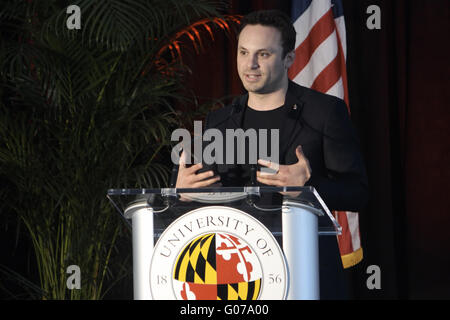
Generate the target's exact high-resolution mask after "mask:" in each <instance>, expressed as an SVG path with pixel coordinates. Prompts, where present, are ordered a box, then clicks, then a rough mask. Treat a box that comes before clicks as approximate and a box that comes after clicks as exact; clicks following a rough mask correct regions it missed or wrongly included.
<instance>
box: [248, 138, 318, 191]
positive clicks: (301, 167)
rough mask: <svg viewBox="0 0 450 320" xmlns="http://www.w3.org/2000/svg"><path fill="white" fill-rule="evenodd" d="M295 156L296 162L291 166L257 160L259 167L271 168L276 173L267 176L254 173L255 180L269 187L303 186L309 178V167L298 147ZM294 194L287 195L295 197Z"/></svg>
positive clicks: (261, 173) (262, 173) (263, 173)
mask: <svg viewBox="0 0 450 320" xmlns="http://www.w3.org/2000/svg"><path fill="white" fill-rule="evenodd" d="M295 154H296V155H297V159H298V161H297V162H296V163H294V164H291V165H280V164H278V163H273V162H270V161H267V160H262V159H259V160H258V163H259V164H260V165H262V166H265V167H268V168H271V169H273V170H275V171H276V173H275V174H269V173H265V172H260V171H258V172H257V173H256V178H257V180H258V181H259V182H261V183H264V184H266V185H269V186H278V187H286V186H289V187H292V186H300V187H302V186H304V185H305V183H306V182H307V181H308V180H309V179H310V178H311V167H310V166H309V161H308V159H307V158H306V157H305V155H304V154H303V151H302V147H301V146H298V147H297V148H296V149H295ZM295 194H296V195H298V194H299V193H298V192H296V193H295ZM295 194H294V193H289V195H292V196H295Z"/></svg>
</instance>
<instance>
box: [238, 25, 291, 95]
mask: <svg viewBox="0 0 450 320" xmlns="http://www.w3.org/2000/svg"><path fill="white" fill-rule="evenodd" d="M291 59H292V55H291V54H288V55H286V57H285V58H283V47H282V45H281V34H280V32H279V31H278V30H277V29H276V28H274V27H268V26H262V25H247V26H245V27H244V29H243V30H242V31H241V33H240V35H239V41H238V52H237V68H238V73H239V77H240V78H241V81H242V84H243V85H244V87H245V89H246V90H247V91H248V92H254V93H259V94H265V93H271V92H274V91H276V90H278V89H280V88H281V86H282V84H283V80H284V78H285V77H287V75H286V72H287V68H289V67H290V65H291V64H292V62H291Z"/></svg>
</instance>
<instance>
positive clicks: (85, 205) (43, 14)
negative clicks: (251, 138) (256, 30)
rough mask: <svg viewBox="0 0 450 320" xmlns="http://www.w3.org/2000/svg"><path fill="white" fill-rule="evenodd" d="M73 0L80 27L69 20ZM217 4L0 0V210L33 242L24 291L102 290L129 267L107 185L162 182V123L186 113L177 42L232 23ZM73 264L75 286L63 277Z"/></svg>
mask: <svg viewBox="0 0 450 320" xmlns="http://www.w3.org/2000/svg"><path fill="white" fill-rule="evenodd" d="M66 2H67V3H66ZM69 2H70V3H69ZM71 4H76V5H78V6H79V7H80V9H81V26H82V27H81V29H80V30H69V29H68V28H67V27H66V19H67V17H68V15H67V14H66V8H67V6H69V5H71ZM223 9H224V7H223V4H221V3H216V2H211V1H207V0H199V1H191V0H151V1H150V0H149V1H144V0H128V1H124V0H108V1H106V0H104V1H97V0H81V1H56V0H52V1H10V3H9V4H7V5H5V6H4V7H3V8H2V9H0V25H1V29H0V30H1V39H0V81H1V91H0V97H1V100H0V180H1V181H2V183H3V185H4V187H3V189H2V190H1V192H0V197H2V199H1V200H2V202H3V203H4V204H5V205H3V206H2V207H0V209H1V210H2V213H3V214H4V215H5V214H14V215H15V216H17V217H18V223H21V224H23V225H25V227H26V230H27V233H28V235H29V238H30V239H31V241H32V243H33V248H34V253H35V259H36V265H37V268H38V275H39V285H28V289H30V288H34V289H33V290H32V291H30V292H31V293H30V297H38V298H42V299H67V298H71V299H99V298H102V297H104V295H105V293H106V292H107V289H106V288H105V285H106V284H114V283H115V281H117V280H118V279H120V278H121V277H123V276H124V275H125V274H126V273H127V272H129V271H128V270H126V268H125V267H124V263H127V262H129V259H128V258H129V256H127V257H123V256H119V255H118V252H119V251H118V248H117V244H118V241H119V240H120V239H123V238H127V236H128V235H129V234H128V230H127V229H125V228H123V226H124V225H123V224H122V223H121V221H120V220H119V219H117V217H116V215H115V214H114V213H113V210H114V208H112V206H111V205H110V204H109V203H108V202H107V199H106V197H105V194H106V190H107V189H108V188H112V187H114V188H127V187H158V186H163V185H165V184H166V181H167V178H168V172H169V168H168V167H169V166H170V164H169V163H167V160H166V159H170V156H168V152H170V132H171V130H172V129H173V128H176V127H179V126H180V125H181V121H182V117H180V115H179V113H178V112H177V110H176V108H174V107H173V106H174V105H176V104H177V103H178V104H179V103H186V102H189V101H190V100H189V99H190V94H189V92H186V90H184V87H183V75H184V73H185V72H186V66H184V65H183V64H182V63H180V62H181V59H180V57H181V54H182V52H183V47H182V46H183V43H188V44H189V43H190V44H193V45H194V48H195V49H196V50H197V49H199V48H201V47H202V44H203V41H206V40H204V39H209V38H210V37H213V28H214V27H219V28H221V29H224V30H228V29H229V27H230V23H234V22H236V21H237V19H236V18H235V17H232V16H222V15H221V14H220V12H221V10H223ZM183 40H184V42H183ZM186 40H187V41H186ZM112 261H113V262H114V263H112ZM72 264H75V265H78V266H79V267H80V269H81V289H80V290H68V289H67V286H66V279H67V276H68V275H67V274H66V269H67V267H68V266H70V265H72ZM113 266H114V268H112V267H113ZM10 275H11V272H10ZM23 282H24V283H25V282H26V283H31V282H29V281H25V280H24V281H23Z"/></svg>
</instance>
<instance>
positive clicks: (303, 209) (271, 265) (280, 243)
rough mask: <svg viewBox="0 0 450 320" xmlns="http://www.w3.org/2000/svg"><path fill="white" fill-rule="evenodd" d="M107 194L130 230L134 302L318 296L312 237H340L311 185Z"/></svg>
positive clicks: (316, 256)
mask: <svg viewBox="0 0 450 320" xmlns="http://www.w3.org/2000/svg"><path fill="white" fill-rule="evenodd" d="M107 197H108V199H109V200H110V201H111V203H112V205H113V206H114V207H115V208H116V209H117V211H118V213H119V214H120V216H121V217H122V218H123V219H124V221H125V223H127V224H129V225H130V226H131V228H132V237H133V239H132V243H133V290H134V299H136V300H147V299H165V300H166V299H197V300H206V299H222V300H235V299H242V300H246V299H263V300H264V299H269V300H277V299H289V300H300V299H301V300H303V299H305V300H315V299H319V297H320V292H319V283H320V279H319V245H318V237H319V236H336V235H338V234H341V227H340V225H339V224H338V222H337V221H336V219H335V218H334V216H333V215H332V213H331V212H330V210H329V209H328V208H327V206H326V205H325V203H324V201H323V200H322V198H321V197H320V195H319V194H318V193H317V191H316V190H315V189H314V188H313V187H269V186H267V187H266V186H264V187H262V186H261V187H258V186H256V187H211V188H200V189H194V188H183V189H180V188H178V189H175V188H162V189H109V190H108V193H107ZM130 221H131V222H130Z"/></svg>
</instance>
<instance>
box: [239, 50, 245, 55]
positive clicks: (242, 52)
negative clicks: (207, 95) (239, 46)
mask: <svg viewBox="0 0 450 320" xmlns="http://www.w3.org/2000/svg"><path fill="white" fill-rule="evenodd" d="M239 53H240V54H241V55H242V56H244V55H246V54H247V51H240V52H239Z"/></svg>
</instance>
